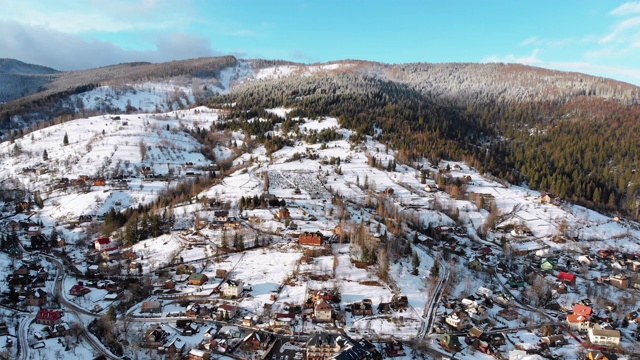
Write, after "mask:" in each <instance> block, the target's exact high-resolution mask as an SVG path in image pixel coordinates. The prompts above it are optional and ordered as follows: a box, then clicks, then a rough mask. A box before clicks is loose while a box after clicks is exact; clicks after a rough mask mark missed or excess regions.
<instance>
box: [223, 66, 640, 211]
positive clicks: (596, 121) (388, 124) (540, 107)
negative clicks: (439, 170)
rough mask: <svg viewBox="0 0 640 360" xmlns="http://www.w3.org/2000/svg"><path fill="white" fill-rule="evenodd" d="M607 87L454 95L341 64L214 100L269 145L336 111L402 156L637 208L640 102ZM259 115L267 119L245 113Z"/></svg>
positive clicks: (598, 203) (617, 207) (602, 205)
mask: <svg viewBox="0 0 640 360" xmlns="http://www.w3.org/2000/svg"><path fill="white" fill-rule="evenodd" d="M407 67H409V66H407ZM417 68H418V69H420V67H417ZM404 71H408V70H407V69H406V68H405V69H404ZM404 77H405V78H406V76H404ZM394 80H397V79H394ZM603 91H604V90H602V89H600V88H598V85H597V84H596V85H593V84H591V85H585V88H584V89H583V90H575V89H574V90H573V91H572V92H567V93H565V94H561V95H559V96H558V95H557V94H556V95H555V96H546V92H545V90H544V89H534V91H529V92H528V93H524V94H521V93H515V94H511V95H510V96H509V95H508V96H502V97H493V98H492V97H491V96H488V95H486V94H483V93H482V92H474V93H471V92H469V93H465V94H464V95H459V96H458V97H454V96H450V95H448V96H443V95H442V94H435V93H433V92H432V91H430V89H429V88H428V87H426V86H424V81H422V80H421V78H420V76H419V75H418V76H417V77H412V78H411V79H410V80H408V81H404V82H401V81H392V80H384V79H382V78H381V76H375V77H374V76H370V75H368V74H361V73H358V72H349V73H347V72H343V73H330V74H322V75H315V76H307V77H288V78H284V79H276V80H270V81H264V82H259V83H249V84H245V85H243V86H240V87H238V88H236V89H235V90H234V91H232V92H231V93H230V94H227V95H224V96H220V97H216V98H214V99H212V100H211V102H210V105H213V106H217V107H224V106H225V104H230V103H235V106H234V107H233V108H229V114H228V119H229V120H232V121H229V122H227V123H225V124H223V125H219V126H220V127H222V128H225V127H228V128H233V129H242V130H244V131H245V132H247V133H248V134H251V135H256V136H257V139H258V140H260V141H263V142H265V144H266V145H267V147H268V150H271V151H273V150H276V149H277V148H279V146H284V145H286V141H285V140H284V139H280V140H279V139H274V138H271V137H269V136H265V135H264V134H265V132H266V131H268V130H270V129H272V128H273V126H274V125H275V124H276V123H280V125H279V126H285V127H291V125H294V124H295V119H296V118H297V117H311V118H313V117H320V116H333V117H336V118H338V119H339V123H340V125H341V126H343V127H345V128H348V129H351V130H353V131H355V133H356V136H355V137H353V139H352V141H357V140H358V139H362V136H364V135H369V136H375V137H377V138H378V139H379V140H380V141H382V142H384V143H386V144H388V145H389V146H391V147H393V148H394V149H396V150H397V151H398V155H397V161H399V162H415V161H418V160H420V159H427V160H429V161H430V162H431V164H437V163H438V161H439V160H441V159H455V160H464V161H466V162H467V163H468V164H469V165H470V166H473V167H475V168H477V169H478V170H480V171H481V172H483V173H490V174H492V175H494V176H497V177H499V178H503V179H506V180H507V181H509V182H510V183H513V184H527V185H528V186H529V187H531V188H533V189H537V190H541V191H546V192H550V193H552V194H554V195H556V196H559V197H562V198H564V199H567V200H571V201H575V202H578V203H581V204H584V205H587V206H590V207H595V208H598V209H601V210H605V209H606V210H610V211H616V212H620V213H623V214H626V215H635V214H636V210H637V200H638V198H639V196H640V186H639V182H640V177H639V175H638V173H637V166H638V164H639V162H638V160H639V159H640V142H639V141H638V140H639V137H640V128H639V117H640V106H638V105H637V104H635V100H634V99H635V97H634V96H630V95H629V94H630V92H628V91H627V92H621V93H620V94H617V95H619V96H615V95H613V96H610V97H606V96H600V95H601V94H602V93H603ZM452 93H453V91H452ZM458 93H459V94H460V93H461V92H458ZM599 94H600V95H599ZM275 107H285V108H292V109H293V111H291V112H289V113H288V115H287V118H286V119H279V118H278V117H277V116H275V115H273V114H269V113H266V112H265V111H264V109H268V108H275ZM257 116H259V117H261V118H264V119H267V121H264V122H253V121H247V120H248V119H251V118H254V117H257ZM292 129H293V128H292ZM318 141H322V138H319V139H318Z"/></svg>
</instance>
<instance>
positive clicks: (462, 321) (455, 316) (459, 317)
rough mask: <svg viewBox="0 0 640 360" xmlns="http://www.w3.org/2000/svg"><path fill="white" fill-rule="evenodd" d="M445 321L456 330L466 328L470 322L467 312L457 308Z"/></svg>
mask: <svg viewBox="0 0 640 360" xmlns="http://www.w3.org/2000/svg"><path fill="white" fill-rule="evenodd" d="M445 322H446V323H447V324H449V325H450V326H451V327H453V328H454V329H456V330H463V329H466V328H467V327H468V326H469V325H470V323H469V318H468V317H467V314H466V313H465V312H463V311H459V310H455V311H453V312H451V314H449V316H447V317H446V319H445Z"/></svg>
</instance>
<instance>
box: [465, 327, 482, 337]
mask: <svg viewBox="0 0 640 360" xmlns="http://www.w3.org/2000/svg"><path fill="white" fill-rule="evenodd" d="M482 334H484V331H482V330H481V329H478V328H477V327H475V326H474V327H472V328H471V330H469V336H471V337H477V338H479V337H480V336H482Z"/></svg>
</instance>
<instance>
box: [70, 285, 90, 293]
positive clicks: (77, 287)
mask: <svg viewBox="0 0 640 360" xmlns="http://www.w3.org/2000/svg"><path fill="white" fill-rule="evenodd" d="M69 291H70V292H83V291H86V292H91V289H89V288H86V287H84V286H81V285H77V284H76V285H73V286H72V287H71V289H69Z"/></svg>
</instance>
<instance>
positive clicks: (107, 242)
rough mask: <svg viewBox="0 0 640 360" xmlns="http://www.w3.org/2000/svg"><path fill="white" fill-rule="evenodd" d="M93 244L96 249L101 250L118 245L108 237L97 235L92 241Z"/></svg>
mask: <svg viewBox="0 0 640 360" xmlns="http://www.w3.org/2000/svg"><path fill="white" fill-rule="evenodd" d="M93 246H94V247H95V249H96V250H98V251H103V250H107V249H112V248H117V247H118V245H117V244H116V243H115V242H113V241H111V239H110V238H108V237H99V238H98V240H96V241H94V242H93Z"/></svg>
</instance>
